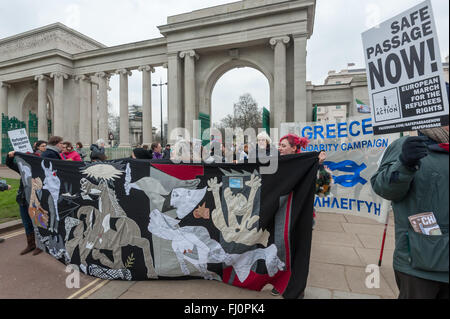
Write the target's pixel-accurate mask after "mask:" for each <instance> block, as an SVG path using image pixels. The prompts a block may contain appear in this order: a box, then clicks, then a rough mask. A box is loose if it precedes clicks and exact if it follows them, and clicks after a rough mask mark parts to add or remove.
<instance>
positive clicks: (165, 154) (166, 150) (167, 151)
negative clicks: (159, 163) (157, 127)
mask: <svg viewBox="0 0 450 319" xmlns="http://www.w3.org/2000/svg"><path fill="white" fill-rule="evenodd" d="M163 159H170V144H167V145H166V147H165V148H164V151H163Z"/></svg>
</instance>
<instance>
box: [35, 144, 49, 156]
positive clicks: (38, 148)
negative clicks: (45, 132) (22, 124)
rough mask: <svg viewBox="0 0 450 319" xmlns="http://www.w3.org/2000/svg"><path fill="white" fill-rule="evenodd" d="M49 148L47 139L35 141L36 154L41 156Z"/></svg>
mask: <svg viewBox="0 0 450 319" xmlns="http://www.w3.org/2000/svg"><path fill="white" fill-rule="evenodd" d="M46 149H47V142H46V141H37V142H35V143H34V147H33V152H34V155H37V156H41V155H42V153H44V152H45V151H46Z"/></svg>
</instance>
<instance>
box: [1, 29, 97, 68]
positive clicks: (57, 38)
mask: <svg viewBox="0 0 450 319" xmlns="http://www.w3.org/2000/svg"><path fill="white" fill-rule="evenodd" d="M104 47H105V46H104V45H103V44H101V43H99V42H97V41H95V40H93V39H91V38H89V37H87V36H85V35H83V34H81V33H79V32H77V31H75V30H73V29H70V28H68V27H66V26H65V25H63V24H61V23H55V24H52V25H49V26H45V27H42V28H39V29H35V30H31V31H28V32H25V33H21V34H18V35H15V36H12V37H9V38H5V39H0V62H1V61H8V60H12V59H16V58H20V57H26V56H30V55H34V54H38V53H42V52H46V51H52V50H60V51H63V52H65V53H68V54H76V53H81V52H86V51H91V50H96V49H100V48H104Z"/></svg>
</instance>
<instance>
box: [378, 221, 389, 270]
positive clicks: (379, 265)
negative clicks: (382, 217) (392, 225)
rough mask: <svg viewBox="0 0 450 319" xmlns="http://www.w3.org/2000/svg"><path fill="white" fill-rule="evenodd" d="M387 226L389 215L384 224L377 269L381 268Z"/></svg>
mask: <svg viewBox="0 0 450 319" xmlns="http://www.w3.org/2000/svg"><path fill="white" fill-rule="evenodd" d="M388 224H389V213H388V214H387V217H386V224H385V225H384V233H383V241H382V243H381V252H380V259H379V260H378V267H381V262H382V261H383V252H384V244H385V242H386V232H387V227H388Z"/></svg>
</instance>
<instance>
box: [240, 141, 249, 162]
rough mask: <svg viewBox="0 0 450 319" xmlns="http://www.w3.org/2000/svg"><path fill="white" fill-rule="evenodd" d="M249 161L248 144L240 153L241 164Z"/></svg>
mask: <svg viewBox="0 0 450 319" xmlns="http://www.w3.org/2000/svg"><path fill="white" fill-rule="evenodd" d="M246 160H248V144H245V145H244V149H243V150H242V151H241V152H240V153H239V162H245V161H246Z"/></svg>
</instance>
